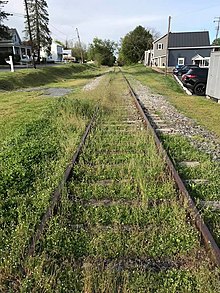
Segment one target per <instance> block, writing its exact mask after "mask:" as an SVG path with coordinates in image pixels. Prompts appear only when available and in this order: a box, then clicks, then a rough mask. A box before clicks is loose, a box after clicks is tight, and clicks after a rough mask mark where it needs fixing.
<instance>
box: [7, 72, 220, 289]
mask: <svg viewBox="0 0 220 293" xmlns="http://www.w3.org/2000/svg"><path fill="white" fill-rule="evenodd" d="M107 85H108V80H107V81H106V84H105V86H104V87H101V88H100V92H101V93H102V96H104V98H103V100H102V102H103V105H104V107H103V110H104V111H103V112H102V117H100V123H99V124H98V125H97V128H96V130H94V131H93V132H92V135H91V140H90V141H89V142H88V145H87V148H86V149H85V152H84V154H83V156H82V157H81V159H80V166H79V167H76V169H75V170H74V178H73V179H72V181H71V182H70V183H69V184H68V192H67V194H64V195H63V199H62V205H61V207H60V214H59V216H57V217H55V218H53V220H52V221H51V222H50V225H49V228H48V232H47V235H45V237H44V239H43V240H42V241H41V242H40V243H39V244H38V246H37V251H36V254H35V255H34V257H33V258H29V259H28V260H27V262H26V263H25V268H26V277H25V278H23V279H22V278H21V276H20V275H19V273H18V272H16V273H17V275H16V280H17V282H14V283H11V284H10V285H11V288H14V290H16V289H17V288H19V289H20V290H21V291H22V292H76V293H77V292H79V293H80V292H91V293H92V292H105V293H112V292H138V293H140V292H159V293H162V292H167V293H168V292H169V293H170V292H184V293H186V292H202V293H203V292H215V291H216V290H218V286H219V279H218V271H217V270H215V269H213V268H211V267H210V266H209V261H208V259H207V258H206V256H205V254H204V250H203V248H202V247H201V245H200V237H199V235H198V233H197V231H196V229H194V228H193V227H192V226H191V225H190V223H189V220H188V216H187V213H186V211H185V209H184V208H183V207H181V206H180V205H179V203H178V200H177V197H178V195H177V193H176V191H175V187H174V184H173V182H172V180H171V179H170V178H169V176H168V175H166V174H165V171H166V166H165V163H164V160H163V158H162V157H161V156H159V155H158V153H157V150H156V147H155V144H154V142H153V139H152V136H151V135H150V134H149V133H145V131H143V130H141V127H140V126H139V127H138V126H136V125H132V124H131V125H130V126H129V125H127V126H126V125H125V124H124V122H125V121H126V120H128V121H129V120H134V116H133V110H132V108H131V107H130V108H129V107H128V108H127V105H128V103H129V102H128V100H129V98H128V92H127V89H126V86H125V83H124V81H123V80H122V78H121V75H119V76H118V75H116V76H112V77H111V81H110V83H109V87H107ZM96 93H97V92H96ZM125 108H127V113H125ZM123 124H124V126H123ZM106 202H108V203H109V204H106ZM152 202H154V203H153V204H152ZM13 286H14V287H13Z"/></svg>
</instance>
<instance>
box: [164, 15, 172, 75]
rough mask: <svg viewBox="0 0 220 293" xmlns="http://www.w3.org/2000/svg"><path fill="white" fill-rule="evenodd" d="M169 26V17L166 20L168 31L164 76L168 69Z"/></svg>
mask: <svg viewBox="0 0 220 293" xmlns="http://www.w3.org/2000/svg"><path fill="white" fill-rule="evenodd" d="M170 26H171V16H169V20H168V31H167V50H166V67H165V74H166V75H167V69H168V62H169V50H168V46H169V36H170Z"/></svg>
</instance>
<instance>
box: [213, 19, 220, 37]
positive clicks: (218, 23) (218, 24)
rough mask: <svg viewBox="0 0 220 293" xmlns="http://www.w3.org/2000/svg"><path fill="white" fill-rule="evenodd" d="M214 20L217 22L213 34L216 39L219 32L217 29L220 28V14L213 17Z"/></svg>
mask: <svg viewBox="0 0 220 293" xmlns="http://www.w3.org/2000/svg"><path fill="white" fill-rule="evenodd" d="M214 22H216V23H217V27H216V36H215V39H216V40H217V39H218V34H219V29H220V16H218V17H215V20H214Z"/></svg>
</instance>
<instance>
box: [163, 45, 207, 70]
mask: <svg viewBox="0 0 220 293" xmlns="http://www.w3.org/2000/svg"><path fill="white" fill-rule="evenodd" d="M211 51H212V49H211V48H209V49H201V48H193V49H181V50H180V49H169V60H168V66H169V67H172V66H175V65H176V64H177V63H178V58H184V60H185V62H184V63H185V64H192V59H193V57H195V56H196V55H197V54H198V55H201V56H204V57H207V56H210V53H211Z"/></svg>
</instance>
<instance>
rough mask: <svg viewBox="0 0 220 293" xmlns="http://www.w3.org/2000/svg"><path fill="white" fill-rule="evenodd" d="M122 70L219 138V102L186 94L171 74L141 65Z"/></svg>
mask: <svg viewBox="0 0 220 293" xmlns="http://www.w3.org/2000/svg"><path fill="white" fill-rule="evenodd" d="M123 71H124V72H125V73H128V74H131V75H132V76H134V77H135V78H136V79H138V80H139V81H141V82H142V83H143V84H144V85H147V86H148V87H149V88H150V89H152V91H153V92H155V93H158V94H161V95H164V96H166V97H167V99H168V100H169V101H170V102H171V103H172V104H173V105H174V106H175V107H176V108H177V109H178V110H180V112H182V113H184V114H185V115H187V116H188V117H190V118H192V119H195V120H196V121H197V122H198V123H199V124H201V125H203V126H205V127H206V128H207V129H209V130H210V131H213V132H214V133H215V134H216V135H217V136H218V137H219V138H220V128H219V124H220V108H219V104H217V103H215V102H213V101H211V100H208V99H205V98H204V97H199V96H195V95H193V96H188V95H187V94H185V93H184V92H183V90H182V89H181V87H180V86H179V85H178V84H177V83H176V81H175V80H174V78H173V77H172V76H169V75H168V76H165V75H162V74H159V73H156V72H155V71H153V70H152V69H151V68H146V67H144V66H143V65H135V66H132V67H125V68H123Z"/></svg>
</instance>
